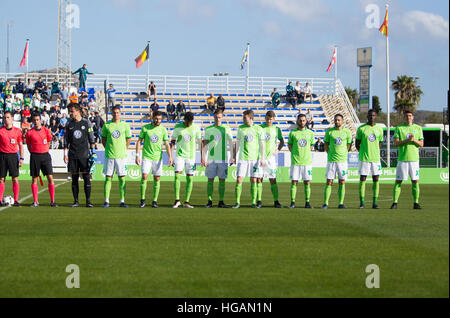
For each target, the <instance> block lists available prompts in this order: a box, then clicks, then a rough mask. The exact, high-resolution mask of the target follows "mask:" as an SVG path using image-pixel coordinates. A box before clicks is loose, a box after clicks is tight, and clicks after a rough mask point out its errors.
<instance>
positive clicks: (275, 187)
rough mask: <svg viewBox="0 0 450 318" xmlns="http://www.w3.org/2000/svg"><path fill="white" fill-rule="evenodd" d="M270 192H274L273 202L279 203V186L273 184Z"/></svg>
mask: <svg viewBox="0 0 450 318" xmlns="http://www.w3.org/2000/svg"><path fill="white" fill-rule="evenodd" d="M270 190H272V195H273V200H274V201H278V184H276V183H274V184H271V185H270Z"/></svg>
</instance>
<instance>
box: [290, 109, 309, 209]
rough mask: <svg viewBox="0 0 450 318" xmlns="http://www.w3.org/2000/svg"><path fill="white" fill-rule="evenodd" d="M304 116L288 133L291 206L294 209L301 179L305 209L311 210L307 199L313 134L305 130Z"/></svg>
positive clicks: (299, 117)
mask: <svg viewBox="0 0 450 318" xmlns="http://www.w3.org/2000/svg"><path fill="white" fill-rule="evenodd" d="M306 122H307V120H306V115H305V114H300V115H299V116H298V117H297V129H295V130H293V131H291V132H290V133H289V139H288V147H289V151H290V152H291V168H290V177H291V191H290V192H291V205H290V206H289V208H290V209H293V208H295V196H296V195H297V183H298V180H300V179H302V180H303V184H304V191H305V208H307V209H311V208H312V207H311V205H310V203H309V199H310V197H311V180H312V166H311V165H312V158H311V151H312V150H313V149H314V132H313V131H312V130H309V129H307V128H306Z"/></svg>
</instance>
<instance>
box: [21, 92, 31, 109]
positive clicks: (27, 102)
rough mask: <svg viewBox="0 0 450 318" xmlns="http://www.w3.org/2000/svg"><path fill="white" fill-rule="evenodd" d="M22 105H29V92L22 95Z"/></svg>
mask: <svg viewBox="0 0 450 318" xmlns="http://www.w3.org/2000/svg"><path fill="white" fill-rule="evenodd" d="M23 106H24V107H26V106H28V107H31V97H30V94H25V95H24V96H23Z"/></svg>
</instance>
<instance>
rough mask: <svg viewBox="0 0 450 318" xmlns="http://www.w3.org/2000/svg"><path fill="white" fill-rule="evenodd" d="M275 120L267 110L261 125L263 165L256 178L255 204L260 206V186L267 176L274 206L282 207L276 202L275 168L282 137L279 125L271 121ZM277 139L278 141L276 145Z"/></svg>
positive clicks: (281, 146)
mask: <svg viewBox="0 0 450 318" xmlns="http://www.w3.org/2000/svg"><path fill="white" fill-rule="evenodd" d="M274 121H275V113H274V112H273V111H272V110H269V111H268V112H267V113H266V123H265V124H262V125H261V128H262V130H263V133H264V142H265V148H266V151H265V153H264V159H265V160H264V162H265V164H264V167H263V168H261V169H262V176H261V178H258V181H257V182H258V183H257V198H256V205H257V206H258V207H261V206H262V203H261V198H262V188H263V187H262V186H263V178H268V179H269V182H270V189H271V190H272V196H273V201H274V207H275V208H282V207H283V206H282V205H281V204H280V202H278V185H277V170H278V158H277V156H278V152H279V151H280V150H281V149H282V148H283V146H284V139H283V136H282V134H281V129H280V127H276V126H275V125H274V124H273V122H274ZM277 141H279V143H278V145H277Z"/></svg>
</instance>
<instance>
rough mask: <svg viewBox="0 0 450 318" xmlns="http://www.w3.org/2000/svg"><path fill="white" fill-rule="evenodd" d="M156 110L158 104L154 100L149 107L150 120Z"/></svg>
mask: <svg viewBox="0 0 450 318" xmlns="http://www.w3.org/2000/svg"><path fill="white" fill-rule="evenodd" d="M157 110H159V104H158V102H157V101H156V99H154V100H153V103H152V104H151V105H150V112H149V116H150V119H152V118H153V113H154V112H156V111H157Z"/></svg>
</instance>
